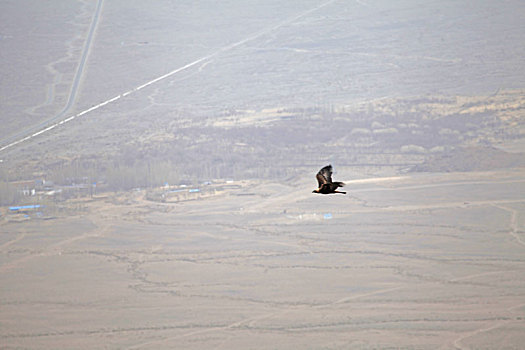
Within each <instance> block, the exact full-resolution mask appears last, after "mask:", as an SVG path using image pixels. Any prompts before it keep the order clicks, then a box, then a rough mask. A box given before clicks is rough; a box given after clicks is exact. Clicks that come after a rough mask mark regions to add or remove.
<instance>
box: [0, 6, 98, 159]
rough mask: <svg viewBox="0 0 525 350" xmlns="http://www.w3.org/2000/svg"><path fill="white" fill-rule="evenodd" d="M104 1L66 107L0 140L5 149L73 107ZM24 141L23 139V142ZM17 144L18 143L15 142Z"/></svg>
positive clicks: (89, 36)
mask: <svg viewBox="0 0 525 350" xmlns="http://www.w3.org/2000/svg"><path fill="white" fill-rule="evenodd" d="M103 2H104V0H98V2H97V7H96V9H95V14H94V15H93V19H92V21H91V26H90V28H89V33H88V36H87V38H86V41H85V43H84V48H83V49H82V56H81V57H80V62H79V64H78V67H77V71H76V73H75V78H74V79H73V84H72V85H71V90H70V91H69V97H68V99H67V103H66V105H65V106H64V108H63V109H62V110H61V111H60V112H59V113H58V114H56V115H55V116H53V117H51V118H49V119H47V120H44V121H43V122H40V123H38V124H35V125H33V126H30V127H28V128H26V129H24V130H22V131H20V132H18V133H16V134H13V135H10V136H8V137H5V138H2V139H1V140H0V145H6V144H7V145H6V146H7V147H9V145H14V144H13V142H14V141H15V140H18V139H20V138H24V137H27V136H28V135H31V134H33V133H35V132H36V131H37V130H40V129H42V128H45V127H47V126H49V125H50V124H53V123H55V122H56V121H58V120H60V119H62V118H63V117H64V115H66V113H67V112H68V111H69V109H71V106H72V105H73V103H74V102H75V99H76V97H77V92H78V87H79V85H80V80H81V79H82V73H83V72H84V66H85V65H86V61H87V57H88V55H89V49H90V47H91V42H92V41H93V37H94V34H95V30H96V28H97V25H98V20H99V18H100V13H101V12H102V4H103ZM25 140H26V139H25V138H24V141H25ZM16 143H18V142H16ZM6 146H3V147H2V148H0V151H2V150H4V149H5V148H7V147H6Z"/></svg>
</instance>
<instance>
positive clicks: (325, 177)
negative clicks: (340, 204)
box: [312, 165, 346, 194]
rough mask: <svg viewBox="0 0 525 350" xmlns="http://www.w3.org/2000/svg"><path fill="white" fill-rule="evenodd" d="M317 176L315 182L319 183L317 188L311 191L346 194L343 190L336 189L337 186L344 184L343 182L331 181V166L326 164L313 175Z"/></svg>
mask: <svg viewBox="0 0 525 350" xmlns="http://www.w3.org/2000/svg"><path fill="white" fill-rule="evenodd" d="M315 177H316V178H317V182H318V183H319V188H318V189H316V190H313V191H312V193H322V194H329V193H342V194H346V192H343V191H337V188H338V187H343V186H344V185H345V184H344V183H343V182H338V181H335V182H334V181H332V166H331V165H327V166H325V167H324V168H322V169H321V170H319V172H318V173H317V175H316V176H315Z"/></svg>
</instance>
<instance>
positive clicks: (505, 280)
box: [0, 170, 525, 349]
mask: <svg viewBox="0 0 525 350" xmlns="http://www.w3.org/2000/svg"><path fill="white" fill-rule="evenodd" d="M347 183H348V185H347V187H346V189H347V190H348V192H349V194H348V195H347V196H319V195H315V194H312V193H311V189H310V187H312V184H311V183H309V182H306V181H305V183H304V184H303V183H300V184H298V185H296V187H288V186H286V185H281V184H270V183H261V184H258V185H253V186H252V187H250V188H249V189H247V190H248V191H249V192H250V193H254V195H252V196H237V194H238V193H243V192H244V191H246V190H245V189H242V190H232V191H231V192H229V193H227V194H226V195H222V196H219V197H215V198H208V199H202V200H196V201H188V202H182V203H171V204H158V203H153V202H149V201H146V200H144V199H143V198H142V197H141V195H140V193H137V194H127V195H125V197H126V198H121V199H120V201H117V202H115V201H113V200H111V201H110V200H108V199H105V200H104V199H100V200H94V201H91V202H87V203H84V205H85V207H86V210H85V211H84V212H81V213H79V214H78V215H76V216H72V217H67V218H65V217H64V218H60V217H59V218H57V219H54V220H47V221H38V220H29V221H25V222H18V223H10V222H5V221H4V222H3V223H2V225H1V226H0V230H1V234H2V241H0V254H1V255H0V258H1V260H0V261H1V265H0V283H1V285H2V291H1V292H0V302H1V310H2V311H1V312H0V323H1V324H2V325H3V326H2V327H1V330H0V347H1V348H29V349H36V348H38V349H56V348H85V349H91V348H101V347H105V348H110V349H173V348H180V349H210V348H215V349H233V348H254V349H255V348H257V349H267V348H271V349H308V348H313V349H317V348H330V349H338V348H340V349H348V348H355V349H371V348H391V347H400V348H409V347H413V348H418V349H435V348H442V349H475V348H479V347H480V346H485V347H487V348H498V347H501V348H511V349H512V348H519V346H521V344H522V343H523V341H525V338H524V336H523V334H525V323H524V319H525V304H524V300H525V282H523V278H522V276H523V275H524V273H525V250H524V249H525V248H524V246H523V239H524V232H523V231H524V230H523V222H524V218H523V215H524V214H525V200H524V199H523V198H524V197H523V193H524V188H525V181H524V180H523V171H516V170H513V171H501V172H491V173H469V174H468V175H466V174H445V175H443V174H435V175H428V174H427V175H415V176H405V177H398V178H390V179H386V178H383V179H376V180H367V181H347ZM119 203H120V204H119ZM328 212H330V213H332V214H333V218H332V219H331V220H325V219H323V214H324V213H328Z"/></svg>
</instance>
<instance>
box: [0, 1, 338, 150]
mask: <svg viewBox="0 0 525 350" xmlns="http://www.w3.org/2000/svg"><path fill="white" fill-rule="evenodd" d="M336 1H338V0H329V1H327V2H324V3H322V4H321V5H319V6H316V7H314V8H312V9H310V10H307V11H304V12H302V13H300V14H298V15H296V16H294V17H291V18H288V19H287V20H285V21H283V22H281V23H279V24H277V25H274V26H272V27H269V28H265V29H263V30H261V31H259V32H256V33H255V34H252V35H251V36H249V37H247V38H245V39H243V40H240V41H237V42H235V43H233V44H230V45H227V46H224V47H222V48H220V49H219V50H217V51H215V52H213V53H211V54H209V55H207V56H204V57H201V58H199V59H198V60H195V61H193V62H190V63H188V64H186V65H185V66H182V67H179V68H177V69H174V70H172V71H171V72H168V73H166V74H164V75H161V76H160V77H157V78H155V79H153V80H150V81H148V82H146V83H144V84H142V85H140V86H137V87H135V88H134V89H132V90H129V91H127V92H124V93H123V94H120V95H118V96H116V97H113V98H111V99H109V100H107V101H104V102H102V103H99V104H98V105H95V106H93V107H91V108H89V109H86V110H85V111H82V112H80V113H78V114H76V115H74V116H71V117H69V118H67V119H64V120H62V121H60V122H57V123H55V124H53V125H51V126H49V127H47V128H45V129H43V130H40V131H39V132H37V133H34V134H32V135H30V136H26V137H24V138H22V139H20V140H17V141H14V142H11V143H9V144H7V145H5V146H3V147H1V148H0V152H2V151H4V150H6V149H8V148H11V147H13V146H15V145H18V144H19V143H22V142H24V141H27V140H29V139H32V138H33V137H36V136H38V135H41V134H43V133H45V132H47V131H49V130H52V129H54V128H55V127H57V126H59V125H62V124H65V123H68V122H70V121H72V120H73V119H75V118H76V117H80V116H82V115H84V114H87V113H89V112H92V111H94V110H97V109H99V108H100V107H103V106H105V105H107V104H108V103H111V102H114V101H116V100H118V99H120V98H121V97H125V96H128V95H130V94H131V93H133V92H136V91H140V90H141V89H143V88H145V87H147V86H149V85H152V84H155V83H157V82H159V81H161V80H163V79H166V78H168V77H170V76H172V75H174V74H177V73H179V72H181V71H183V70H186V69H188V68H190V67H193V66H195V65H197V64H199V63H201V62H203V61H207V60H209V59H211V58H213V57H215V56H217V55H219V54H221V53H223V52H226V51H229V50H232V49H234V48H236V47H238V46H241V45H243V44H245V43H247V42H249V41H252V40H255V39H257V38H259V37H261V36H263V35H265V34H268V33H270V32H272V31H274V30H276V29H279V28H281V27H283V26H285V25H287V24H290V23H293V22H294V21H296V20H298V19H300V18H302V17H304V16H306V15H309V14H310V13H312V12H315V11H318V10H320V9H321V8H323V7H325V6H328V5H330V4H332V3H333V2H336Z"/></svg>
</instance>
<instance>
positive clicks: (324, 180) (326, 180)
mask: <svg viewBox="0 0 525 350" xmlns="http://www.w3.org/2000/svg"><path fill="white" fill-rule="evenodd" d="M315 177H316V178H317V182H318V183H319V187H321V186H322V185H324V184H330V183H332V166H331V165H327V166H325V167H324V168H322V169H321V170H319V172H318V173H317V175H316V176H315Z"/></svg>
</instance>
